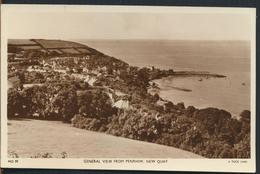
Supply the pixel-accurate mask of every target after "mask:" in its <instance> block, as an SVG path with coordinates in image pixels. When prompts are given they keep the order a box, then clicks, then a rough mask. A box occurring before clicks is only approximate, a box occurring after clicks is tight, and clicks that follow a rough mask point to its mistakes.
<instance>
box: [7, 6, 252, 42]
mask: <svg viewBox="0 0 260 174" xmlns="http://www.w3.org/2000/svg"><path fill="white" fill-rule="evenodd" d="M2 11H3V14H4V15H2V20H3V21H4V22H3V27H4V29H5V30H4V31H6V32H4V33H6V34H7V37H8V38H12V39H19V38H23V39H28V38H46V39H160V40H163V39H168V40H250V38H251V36H252V27H253V26H254V25H253V20H252V19H253V17H254V14H255V11H254V9H253V10H252V9H248V8H245V9H237V8H236V9H234V8H233V9H231V8H210V9H209V8H182V7H179V8H178V7H174V8H170V7H167V8H166V7H158V8H154V7H150V8H149V7H146V8H144V7H143V8H142V7H138V8H136V7H128V8H126V7H114V8H113V7H105V6H102V7H97V6H91V7H90V6H87V7H83V6H81V7H78V6H39V5H37V6H21V7H19V8H17V6H15V5H9V6H4V7H3V9H2Z"/></svg>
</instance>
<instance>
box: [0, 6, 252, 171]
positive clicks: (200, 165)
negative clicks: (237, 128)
mask: <svg viewBox="0 0 260 174" xmlns="http://www.w3.org/2000/svg"><path fill="white" fill-rule="evenodd" d="M18 6H19V7H18ZM17 7H18V8H17ZM12 8H13V9H14V8H15V10H17V11H27V10H31V11H33V10H35V11H38V12H39V11H42V12H47V11H55V12H56V11H65V12H83V11H84V12H86V10H87V11H88V12H120V13H131V12H143V13H205V14H208V13H212V12H214V13H243V14H248V15H250V16H251V19H252V21H251V24H252V27H251V28H252V31H251V115H252V117H251V118H252V119H251V159H248V160H246V161H247V163H244V164H242V163H240V164H236V163H229V161H230V160H232V159H167V160H168V163H166V164H126V163H123V164H115V163H112V164H86V163H83V160H84V159H86V158H84V159H27V158H22V159H20V158H19V159H18V161H19V162H18V163H15V164H14V163H9V162H8V160H9V159H8V158H7V115H6V113H7V59H6V57H7V39H8V38H7V36H6V33H7V28H6V27H5V26H6V25H5V23H7V22H8V19H7V18H6V13H7V12H8V11H10V9H12ZM255 20H256V10H255V9H253V8H215V7H148V6H146V7H145V6H82V5H80V6H76V5H73V6H71V5H70V6H69V8H68V6H64V5H55V6H51V5H37V7H36V6H34V5H2V6H1V22H2V25H1V31H2V32H1V45H2V48H1V167H7V168H53V169H54V168H55V169H117V170H160V171H218V172H231V171H232V172H254V171H255V167H256V163H255V148H256V145H255V142H256V141H255V138H256V136H255V130H256V129H255V126H256V122H255V116H256V115H255V114H256V113H255V111H256V109H255V108H256V106H255V101H256V98H255V93H256V86H255V84H256V83H255V80H256V79H255V77H256V75H255V72H256V71H255V70H256V69H255V68H256V64H255V60H256V57H255V56H256V55H255V53H256V50H255V49H256V45H255V42H256V40H255V38H256V28H255V26H256V24H255ZM99 159H100V158H99ZM122 159H123V158H122ZM100 160H101V159H100Z"/></svg>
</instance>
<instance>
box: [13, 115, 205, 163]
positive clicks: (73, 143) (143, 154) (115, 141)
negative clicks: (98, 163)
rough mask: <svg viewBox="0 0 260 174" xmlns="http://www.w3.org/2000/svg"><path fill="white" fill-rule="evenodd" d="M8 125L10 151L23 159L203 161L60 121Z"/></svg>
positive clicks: (189, 155)
mask: <svg viewBox="0 0 260 174" xmlns="http://www.w3.org/2000/svg"><path fill="white" fill-rule="evenodd" d="M8 123H9V126H8V136H9V141H8V146H9V147H8V149H9V152H11V154H14V153H16V154H17V155H18V156H19V158H29V157H31V156H35V155H37V154H38V153H41V154H46V153H50V155H52V156H53V157H60V155H61V153H63V152H66V154H67V155H68V156H67V157H68V158H167V157H168V158H202V157H201V156H199V155H196V154H193V153H191V152H188V151H184V150H180V149H177V148H173V147H168V146H163V145H158V144H153V143H147V142H141V141H136V140H131V139H126V138H121V137H115V136H111V135H107V134H102V133H97V132H92V131H86V130H82V129H77V128H74V127H71V126H70V125H69V124H63V123H61V122H57V121H41V120H26V119H25V120H20V121H17V120H9V121H8ZM46 131H47V132H46ZM21 137H23V138H21ZM11 154H9V155H11Z"/></svg>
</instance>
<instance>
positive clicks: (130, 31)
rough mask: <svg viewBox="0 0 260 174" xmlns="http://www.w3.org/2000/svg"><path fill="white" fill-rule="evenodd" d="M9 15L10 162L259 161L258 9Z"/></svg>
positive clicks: (63, 11) (10, 12) (7, 112)
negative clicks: (256, 156) (256, 157)
mask: <svg viewBox="0 0 260 174" xmlns="http://www.w3.org/2000/svg"><path fill="white" fill-rule="evenodd" d="M6 9H7V10H6V13H5V17H7V19H8V22H7V26H6V27H4V32H6V35H5V38H4V39H5V41H2V43H4V44H5V47H6V48H5V50H4V51H5V52H6V53H5V54H6V55H5V56H1V57H2V59H5V61H6V64H4V66H5V67H4V68H5V70H6V71H5V75H4V76H5V77H4V78H2V79H6V83H5V88H4V89H5V90H6V91H4V90H2V92H1V94H3V93H6V94H5V95H6V98H4V97H3V95H2V100H5V101H6V105H4V106H2V107H5V109H4V110H2V113H1V117H5V118H2V125H3V124H5V126H6V141H7V143H6V145H7V147H6V155H7V157H6V158H8V159H23V158H26V159H27V158H29V159H35V158H37V159H39V158H40V159H43V158H48V159H64V158H65V159H74V158H92V159H95V160H97V161H98V159H99V158H131V159H133V160H135V158H136V161H135V162H137V163H138V160H137V158H138V159H139V158H152V159H157V158H160V159H194V160H199V159H208V160H210V159H245V160H249V159H252V158H254V153H252V142H253V143H254V140H252V138H254V137H253V136H252V131H254V130H253V129H252V126H254V125H253V124H254V119H255V111H254V110H252V109H254V108H253V107H254V100H253V99H254V98H252V95H253V94H254V91H252V89H255V84H254V83H253V82H254V81H252V77H254V74H252V72H253V70H254V67H253V66H254V65H253V66H252V62H254V60H252V59H255V58H254V57H253V55H254V53H252V50H254V47H255V45H254V44H252V43H253V40H254V38H253V40H252V36H255V33H254V22H253V21H254V20H252V16H253V14H254V13H253V12H254V10H252V9H245V10H241V11H239V10H238V9H237V10H235V9H234V11H233V10H232V9H229V10H228V9H221V8H220V9H218V8H217V9H215V10H214V9H212V10H210V8H209V9H208V8H205V9H208V10H207V11H206V10H204V9H203V8H202V9H197V8H189V9H187V10H186V11H183V10H181V9H182V8H177V9H176V8H173V9H172V8H170V7H169V8H166V7H160V8H148V7H147V8H143V9H142V8H134V7H133V8H130V9H127V8H119V7H115V8H112V10H110V8H107V9H106V8H104V7H103V8H97V10H95V9H94V8H85V9H84V8H80V9H79V10H78V11H76V10H71V9H73V7H68V6H64V7H61V8H59V9H60V10H55V9H57V7H53V9H52V8H50V9H49V10H47V8H42V9H41V8H38V7H35V8H34V9H33V8H32V10H31V11H30V10H29V11H28V8H27V7H26V6H25V8H21V9H18V10H17V11H15V12H14V11H13V10H14V8H12V7H10V8H8V7H7V8H6ZM12 9H13V10H12ZM26 9H27V10H26ZM37 9H38V10H37ZM135 10H136V11H135ZM6 21H7V20H6ZM2 67H3V65H2ZM252 68H253V69H252ZM1 77H3V74H2V76H1ZM252 119H253V121H252ZM3 120H5V121H4V122H3ZM35 160H36V159H35ZM94 162H95V161H94Z"/></svg>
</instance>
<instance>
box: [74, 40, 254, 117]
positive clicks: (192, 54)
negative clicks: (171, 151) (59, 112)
mask: <svg viewBox="0 0 260 174" xmlns="http://www.w3.org/2000/svg"><path fill="white" fill-rule="evenodd" d="M77 42H80V43H83V44H86V45H88V46H90V47H92V48H95V49H97V50H99V51H101V52H103V53H105V54H107V55H110V56H113V57H115V58H118V59H121V60H123V61H125V62H127V63H129V64H130V65H133V66H138V67H152V66H154V67H156V68H160V69H173V70H175V71H207V72H210V73H218V74H222V75H225V76H226V78H208V79H206V78H203V79H202V78H200V77H174V76H171V77H166V78H162V79H158V80H155V81H154V82H155V83H157V84H158V85H159V87H160V91H159V95H160V96H161V97H162V98H164V99H167V100H170V101H172V102H173V103H175V104H176V103H179V102H183V103H184V104H185V106H186V107H187V106H195V107H197V108H200V109H202V108H207V107H216V108H219V109H224V110H226V111H228V112H230V113H231V114H232V116H234V117H239V114H240V113H241V112H242V111H243V110H250V85H251V84H250V83H251V81H250V42H249V41H204V40H203V41H201V40H200V41H197V40H77ZM176 87H177V88H185V89H190V90H191V91H190V92H187V91H181V90H177V89H176Z"/></svg>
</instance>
